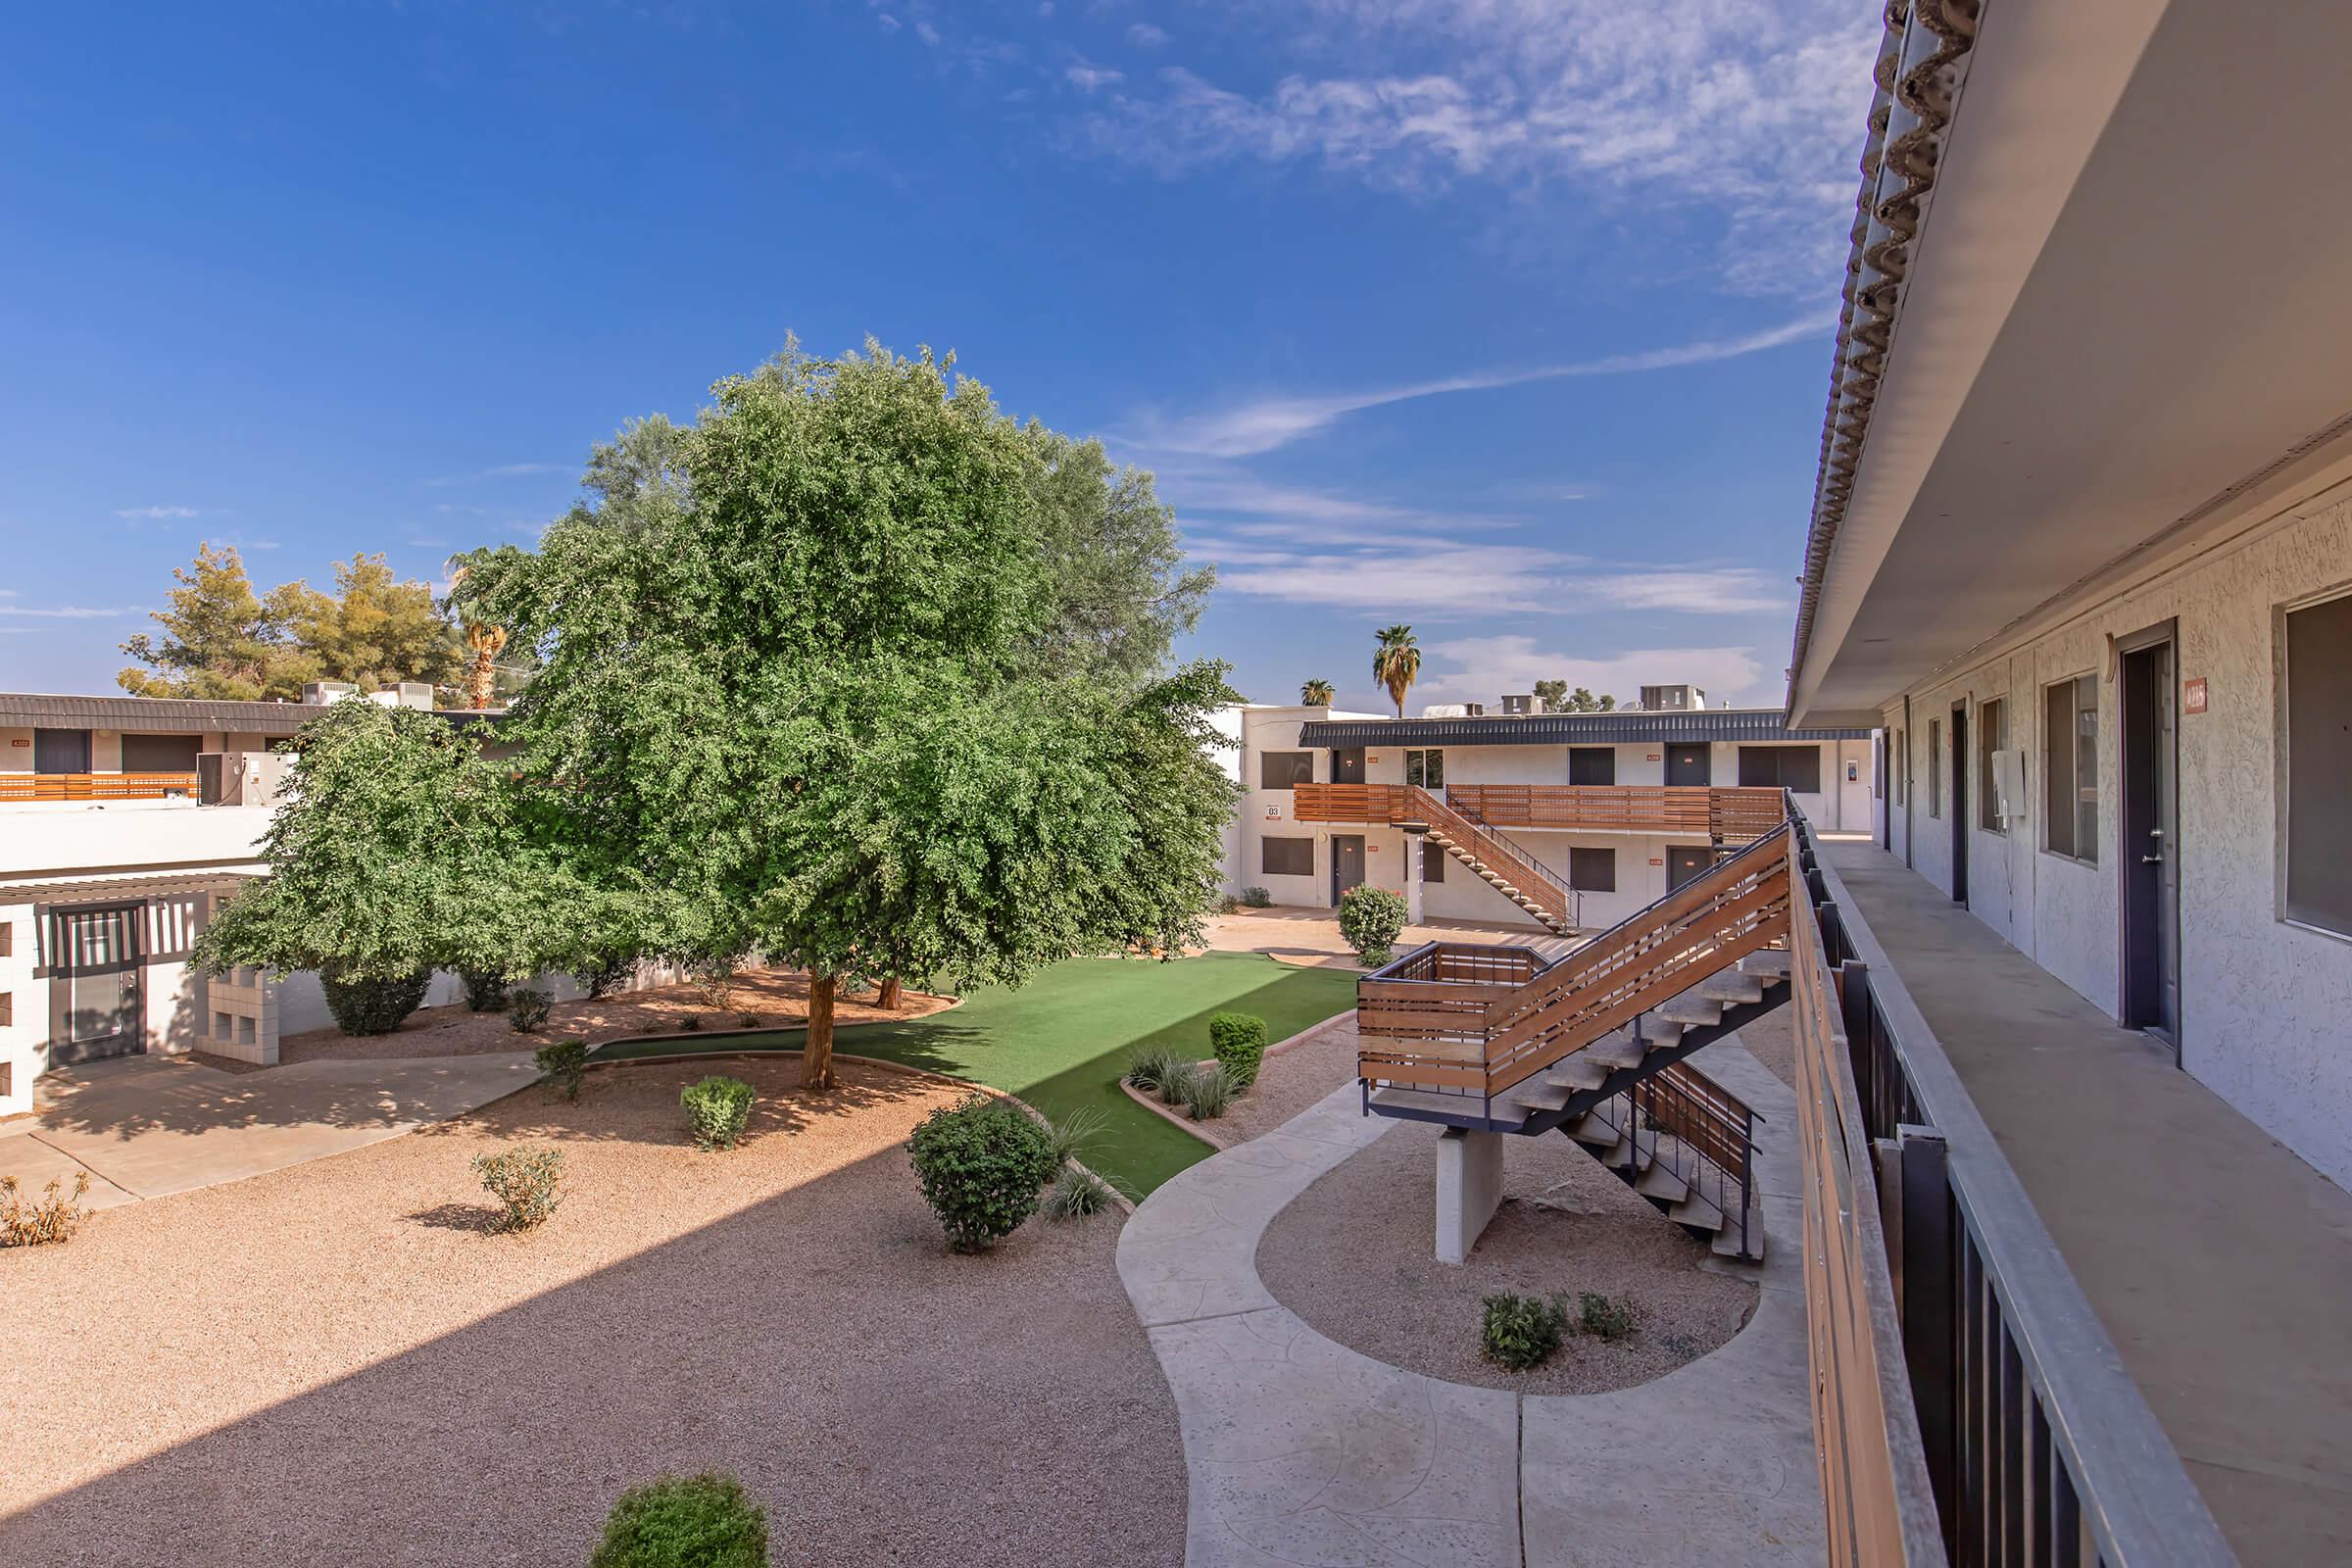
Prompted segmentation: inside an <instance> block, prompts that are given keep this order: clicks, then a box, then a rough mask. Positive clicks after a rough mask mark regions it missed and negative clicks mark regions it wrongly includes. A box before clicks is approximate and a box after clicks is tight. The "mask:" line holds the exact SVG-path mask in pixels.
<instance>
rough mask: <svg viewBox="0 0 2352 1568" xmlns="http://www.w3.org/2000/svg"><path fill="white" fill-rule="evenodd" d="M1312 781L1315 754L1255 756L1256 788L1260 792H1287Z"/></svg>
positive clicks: (1285, 753)
mask: <svg viewBox="0 0 2352 1568" xmlns="http://www.w3.org/2000/svg"><path fill="white" fill-rule="evenodd" d="M1314 781H1315V754H1314V753H1312V752H1260V753H1258V754H1257V787H1258V788H1259V789H1261V790H1287V789H1292V788H1295V787H1296V786H1298V785H1300V784H1312V783H1313V782H1314Z"/></svg>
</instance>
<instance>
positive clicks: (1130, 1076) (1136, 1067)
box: [1127, 1046, 1192, 1094]
mask: <svg viewBox="0 0 2352 1568" xmlns="http://www.w3.org/2000/svg"><path fill="white" fill-rule="evenodd" d="M1191 1065H1192V1062H1191V1061H1190V1060H1189V1059H1187V1058H1186V1057H1185V1056H1184V1055H1183V1054H1180V1053H1178V1052H1174V1051H1170V1050H1169V1049H1168V1048H1167V1047H1165V1046H1138V1047H1136V1048H1135V1050H1134V1051H1132V1052H1130V1053H1129V1054H1128V1056H1127V1081H1128V1082H1129V1083H1131V1084H1133V1085H1135V1087H1136V1088H1138V1089H1141V1090H1143V1091H1144V1092H1145V1093H1147V1094H1149V1093H1151V1092H1152V1090H1155V1089H1157V1088H1158V1087H1159V1086H1160V1083H1161V1082H1162V1081H1163V1080H1164V1079H1165V1078H1166V1077H1167V1076H1168V1074H1169V1073H1171V1072H1181V1071H1183V1070H1184V1069H1186V1068H1188V1067H1190V1066H1191Z"/></svg>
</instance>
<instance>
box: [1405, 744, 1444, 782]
mask: <svg viewBox="0 0 2352 1568" xmlns="http://www.w3.org/2000/svg"><path fill="white" fill-rule="evenodd" d="M1404 781H1405V782H1406V783H1407V784H1411V785H1414V786H1416V787H1417V788H1420V789H1425V790H1442V789H1444V788H1445V787H1446V754H1445V753H1444V752H1407V753H1405V754H1404Z"/></svg>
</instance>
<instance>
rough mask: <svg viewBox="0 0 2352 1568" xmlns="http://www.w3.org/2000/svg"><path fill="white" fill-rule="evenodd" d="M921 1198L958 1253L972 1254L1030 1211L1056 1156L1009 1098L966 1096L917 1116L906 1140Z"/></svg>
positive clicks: (1007, 1232)
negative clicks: (918, 1119)
mask: <svg viewBox="0 0 2352 1568" xmlns="http://www.w3.org/2000/svg"><path fill="white" fill-rule="evenodd" d="M907 1149H908V1152H909V1153H910V1154H911V1155H912V1158H913V1163H914V1174H915V1178H916V1180H918V1181H919V1182H921V1183H922V1188H923V1201H925V1202H927V1203H929V1204H930V1205H931V1212H932V1213H934V1214H937V1215H938V1216H939V1223H940V1225H941V1227H942V1228H943V1229H945V1230H946V1231H947V1233H948V1245H949V1246H951V1247H953V1248H954V1249H955V1250H956V1251H958V1252H978V1251H983V1250H986V1249H988V1248H990V1247H993V1246H995V1245H996V1244H997V1242H998V1241H999V1240H1000V1239H1002V1238H1004V1237H1006V1236H1009V1235H1011V1234H1012V1233H1013V1231H1014V1230H1016V1229H1018V1228H1019V1226H1020V1223H1021V1221H1023V1220H1025V1219H1027V1218H1028V1217H1029V1216H1030V1215H1031V1214H1033V1213H1035V1212H1037V1195H1038V1194H1039V1193H1040V1192H1042V1191H1043V1190H1044V1189H1045V1185H1046V1183H1048V1182H1050V1181H1052V1180H1053V1179H1054V1172H1055V1171H1056V1170H1057V1169H1059V1168H1060V1165H1061V1160H1060V1159H1059V1158H1058V1157H1057V1156H1056V1155H1055V1153H1054V1139H1053V1136H1052V1135H1051V1134H1049V1133H1048V1132H1047V1131H1046V1129H1045V1128H1043V1127H1041V1126H1039V1125H1038V1122H1037V1119H1036V1118H1035V1117H1033V1116H1031V1115H1030V1114H1029V1113H1028V1112H1027V1111H1025V1110H1023V1109H1022V1108H1021V1107H1020V1106H1018V1105H1016V1104H1014V1103H1011V1102H1010V1101H1006V1100H998V1099H996V1098H995V1097H994V1096H991V1095H973V1096H971V1097H969V1098H968V1099H965V1100H962V1101H959V1102H957V1103H956V1104H953V1105H943V1106H941V1107H940V1108H939V1109H937V1110H935V1111H933V1112H931V1114H930V1115H928V1116H925V1117H924V1118H923V1121H922V1125H921V1126H919V1127H917V1128H915V1130H914V1136H913V1137H912V1138H910V1139H909V1140H907Z"/></svg>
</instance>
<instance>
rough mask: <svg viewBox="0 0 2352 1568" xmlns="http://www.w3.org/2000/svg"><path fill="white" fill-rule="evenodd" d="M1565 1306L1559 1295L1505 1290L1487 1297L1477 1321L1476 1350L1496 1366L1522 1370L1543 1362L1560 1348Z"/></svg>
mask: <svg viewBox="0 0 2352 1568" xmlns="http://www.w3.org/2000/svg"><path fill="white" fill-rule="evenodd" d="M1567 1328H1568V1307H1567V1304H1566V1303H1565V1302H1563V1301H1561V1300H1560V1299H1559V1298H1558V1297H1553V1298H1552V1299H1549V1300H1545V1299H1544V1298H1543V1297H1540V1296H1514V1295H1512V1294H1511V1293H1510V1292H1508V1291H1505V1292H1503V1293H1502V1294H1501V1295H1499V1296H1490V1297H1488V1298H1487V1299H1486V1318H1485V1321H1483V1322H1482V1323H1481V1324H1480V1325H1479V1330H1478V1353H1479V1354H1481V1355H1483V1356H1485V1357H1486V1358H1487V1359H1488V1360H1490V1361H1493V1362H1494V1363H1495V1365H1497V1366H1503V1367H1508V1368H1509V1369H1510V1370H1512V1371H1513V1372H1524V1371H1526V1370H1527V1369H1528V1368H1530V1367H1537V1366H1542V1365H1543V1364H1544V1362H1545V1361H1548V1360H1550V1359H1551V1356H1552V1353H1553V1352H1554V1351H1556V1350H1557V1349H1559V1348H1560V1336H1561V1335H1562V1334H1563V1333H1565V1332H1566V1330H1567Z"/></svg>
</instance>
